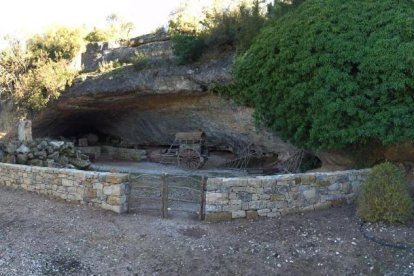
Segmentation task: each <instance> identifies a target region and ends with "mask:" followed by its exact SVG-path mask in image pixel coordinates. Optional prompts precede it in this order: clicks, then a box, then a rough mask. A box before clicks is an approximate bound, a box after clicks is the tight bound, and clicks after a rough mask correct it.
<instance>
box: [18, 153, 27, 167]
mask: <svg viewBox="0 0 414 276" xmlns="http://www.w3.org/2000/svg"><path fill="white" fill-rule="evenodd" d="M27 160H28V157H27V153H19V154H17V156H16V163H17V164H21V165H26V164H27Z"/></svg>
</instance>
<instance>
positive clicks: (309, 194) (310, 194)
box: [303, 189, 318, 203]
mask: <svg viewBox="0 0 414 276" xmlns="http://www.w3.org/2000/svg"><path fill="white" fill-rule="evenodd" d="M317 195H318V194H317V193H316V189H309V190H306V191H303V196H304V197H305V199H306V201H308V202H312V203H314V202H316V201H317V200H318V198H317Z"/></svg>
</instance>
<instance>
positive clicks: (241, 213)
mask: <svg viewBox="0 0 414 276" xmlns="http://www.w3.org/2000/svg"><path fill="white" fill-rule="evenodd" d="M245 217H246V211H243V210H238V211H233V212H231V218H233V219H237V218H245Z"/></svg>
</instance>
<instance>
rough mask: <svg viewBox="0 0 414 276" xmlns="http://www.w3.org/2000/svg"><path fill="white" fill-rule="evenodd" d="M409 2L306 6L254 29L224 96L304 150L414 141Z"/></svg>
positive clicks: (413, 12)
mask: <svg viewBox="0 0 414 276" xmlns="http://www.w3.org/2000/svg"><path fill="white" fill-rule="evenodd" d="M413 30H414V2H413V1H409V0H401V1H394V0H381V1H373V0H370V1H359V0H349V1H343V0H307V1H305V2H304V3H303V4H301V5H300V6H299V7H298V8H297V9H295V10H293V11H291V12H288V13H286V14H285V15H284V16H282V17H281V18H279V19H277V20H274V21H272V22H271V23H270V24H269V25H268V26H266V27H265V28H263V29H262V31H261V33H260V34H259V35H258V36H257V37H256V39H255V40H254V43H253V45H252V46H251V47H250V49H249V50H248V51H247V52H246V53H245V54H244V55H241V56H240V57H239V58H238V60H237V61H236V64H235V67H234V75H235V80H236V85H235V88H234V89H233V91H232V92H231V93H230V94H231V95H232V96H233V97H236V98H237V100H238V101H241V102H244V103H248V104H251V105H252V106H253V107H255V110H256V114H255V115H256V118H257V119H258V121H259V122H261V123H263V124H265V125H267V126H269V127H270V128H272V129H273V130H276V131H277V132H278V133H279V134H280V135H281V136H282V137H283V138H285V139H288V140H290V141H292V142H294V143H295V144H297V145H299V146H301V147H304V148H309V149H341V148H347V147H348V146H351V145H365V144H370V143H372V142H379V143H381V144H382V145H387V144H394V143H399V142H404V141H409V140H412V139H413V138H414V120H412V117H413V106H414V32H413Z"/></svg>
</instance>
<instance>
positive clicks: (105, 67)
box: [98, 60, 124, 73]
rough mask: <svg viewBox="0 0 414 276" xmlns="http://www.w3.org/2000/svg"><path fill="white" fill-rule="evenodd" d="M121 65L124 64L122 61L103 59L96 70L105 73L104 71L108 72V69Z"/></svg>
mask: <svg viewBox="0 0 414 276" xmlns="http://www.w3.org/2000/svg"><path fill="white" fill-rule="evenodd" d="M123 65H124V64H123V63H122V62H119V61H118V60H115V61H112V60H110V61H103V62H102V63H99V68H98V72H99V73H105V72H108V71H112V70H114V69H116V68H119V67H121V66H123Z"/></svg>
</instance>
